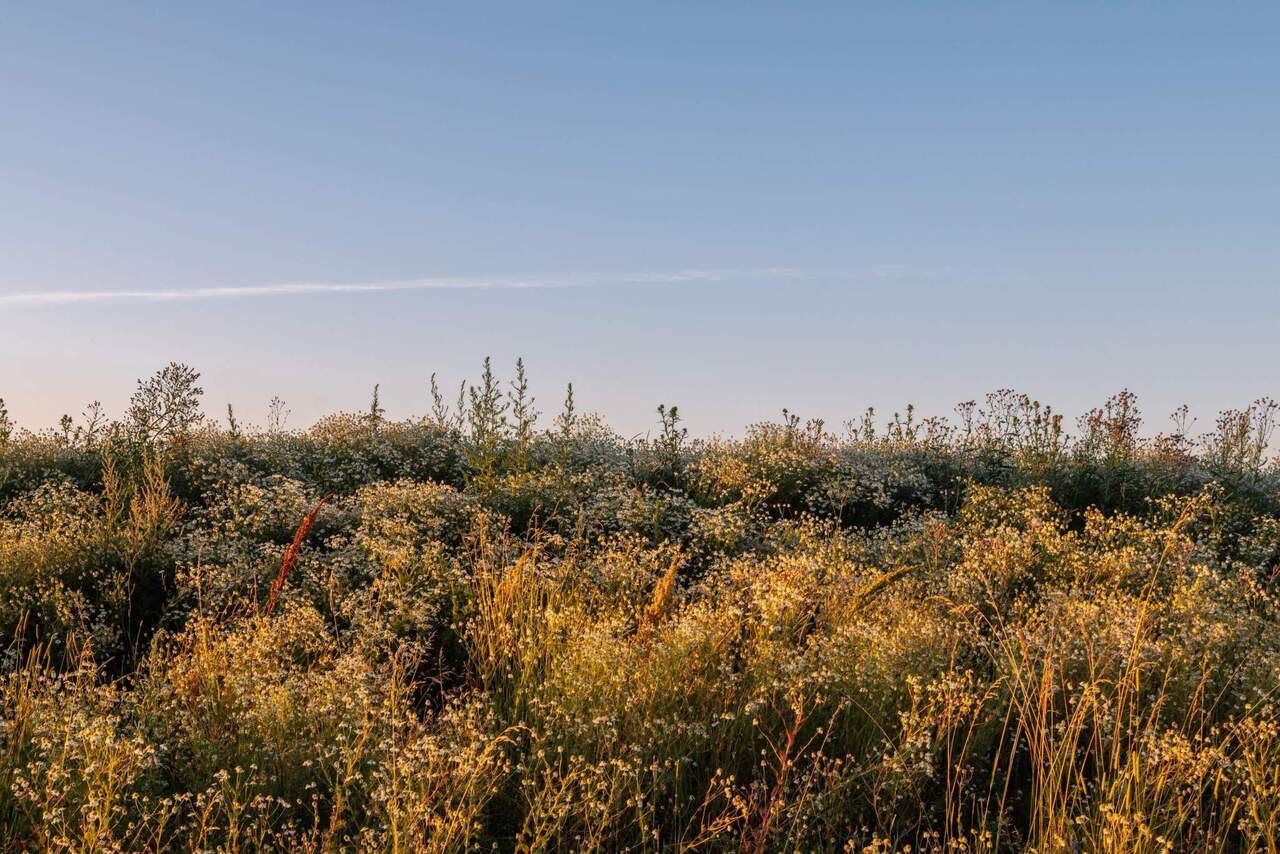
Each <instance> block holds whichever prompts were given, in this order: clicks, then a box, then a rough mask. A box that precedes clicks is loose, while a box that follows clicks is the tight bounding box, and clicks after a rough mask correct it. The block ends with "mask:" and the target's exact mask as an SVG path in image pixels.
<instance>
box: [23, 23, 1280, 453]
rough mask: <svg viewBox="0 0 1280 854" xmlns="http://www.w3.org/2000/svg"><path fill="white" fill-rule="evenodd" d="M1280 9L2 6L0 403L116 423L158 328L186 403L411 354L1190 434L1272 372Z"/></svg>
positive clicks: (337, 375)
mask: <svg viewBox="0 0 1280 854" xmlns="http://www.w3.org/2000/svg"><path fill="white" fill-rule="evenodd" d="M1278 29H1280V6H1277V5H1275V4H1248V3H1238V4H1228V5H1220V4H1209V3H1200V4H1185V5H1183V4H1173V3H1165V4H1137V3H1134V4H1115V3H1070V4H1067V3H1062V4H1053V5H1050V4H1013V3H1001V4H909V3H883V4H833V5H809V4H774V5H773V6H772V8H766V7H765V5H764V4H711V3H704V4H632V5H630V6H626V7H624V6H622V5H621V4H580V5H567V4H564V5H562V4H510V5H489V4H479V3H476V4H439V5H435V6H427V5H425V4H414V5H393V4H376V5H374V4H348V5H330V4H326V3H319V2H312V3H307V4H301V3H299V4H286V3H275V4H257V3H245V4H236V3H218V4H152V5H127V4H84V5H79V6H77V5H67V4H58V5H57V6H56V7H55V6H54V5H52V4H11V5H9V6H7V7H6V8H5V9H4V10H3V11H0V397H3V398H5V399H6V401H7V402H8V405H9V409H10V411H11V412H12V413H13V414H14V415H15V416H16V417H17V418H18V419H19V420H20V421H21V422H22V423H24V424H28V425H31V426H40V425H46V424H50V423H52V422H53V421H54V420H55V419H56V418H57V416H58V415H59V414H61V413H62V412H64V411H69V412H72V413H76V412H79V411H80V409H81V408H82V407H83V406H84V404H85V403H87V402H88V401H90V400H92V399H95V398H98V399H101V400H102V401H103V402H104V404H106V405H107V408H108V410H109V411H111V412H114V413H116V414H118V413H119V412H120V411H122V409H123V405H124V403H125V400H126V399H127V397H128V394H129V391H130V389H131V387H132V385H133V382H134V380H135V379H136V378H137V377H139V376H142V375H145V374H148V373H150V372H151V371H153V370H155V369H156V368H158V367H160V366H162V365H163V364H164V363H166V362H167V361H169V360H171V359H177V360H182V361H187V362H189V363H191V364H193V365H194V366H195V367H197V368H198V369H199V370H201V371H202V372H203V373H204V386H205V388H206V391H207V394H206V399H207V401H208V403H209V409H210V411H214V412H216V411H219V410H221V409H222V408H223V407H224V406H225V404H226V403H227V402H232V403H234V404H236V406H237V410H238V411H240V412H241V413H242V414H243V417H245V418H247V419H249V420H258V421H262V420H263V419H264V418H265V413H266V406H267V401H268V399H269V398H270V397H271V396H272V395H274V394H279V395H280V396H281V397H283V398H285V399H286V400H287V401H288V402H289V404H290V406H291V408H292V409H293V412H294V415H293V418H294V420H295V421H297V422H300V423H301V422H306V421H309V420H311V419H312V418H314V417H315V416H317V415H319V414H322V413H324V412H328V411H332V410H335V409H358V408H362V407H364V406H365V404H366V402H367V399H368V394H369V391H370V389H371V388H372V386H373V384H374V383H381V385H382V396H383V400H384V402H385V403H386V405H387V407H388V409H389V411H390V413H391V414H392V415H397V416H402V415H408V414H410V413H412V412H421V411H423V410H424V409H425V408H426V404H427V394H426V385H427V380H428V377H429V376H430V374H431V373H432V372H433V371H435V372H438V373H439V374H440V376H441V378H442V379H443V380H444V381H445V382H446V384H450V385H451V384H454V383H456V382H457V381H458V380H460V379H462V378H464V377H467V376H471V377H474V376H475V374H476V372H477V367H478V365H479V363H480V361H481V360H482V359H483V357H484V356H485V355H492V356H493V357H494V358H495V361H496V362H497V363H499V364H500V365H506V364H509V363H510V362H512V361H514V359H515V357H516V356H517V355H523V356H524V357H525V359H526V361H527V362H528V364H529V367H530V371H531V375H532V379H533V386H534V390H535V392H536V393H537V394H538V396H539V399H540V403H541V406H542V408H543V409H544V410H548V411H554V410H555V409H556V408H557V406H558V403H559V399H560V397H561V395H562V390H563V387H564V384H565V383H566V382H569V381H573V382H574V384H575V388H576V389H577V393H578V400H579V404H580V405H581V406H584V407H586V408H589V409H593V410H597V411H600V412H602V413H604V414H605V415H606V416H607V417H608V418H609V420H610V421H611V422H613V423H614V424H615V425H616V426H618V427H619V428H620V429H622V430H623V431H626V432H635V431H640V430H644V429H646V428H647V427H648V426H649V425H650V424H651V423H652V422H653V420H654V418H653V415H652V410H653V408H654V406H656V404H657V403H659V402H663V401H665V402H668V403H676V404H678V405H679V406H680V407H681V410H682V411H683V412H684V413H685V414H686V417H687V418H688V423H689V425H690V426H691V428H692V429H694V430H696V431H698V432H711V431H726V432H740V430H741V428H742V427H743V426H744V425H745V424H746V423H748V422H750V421H754V420H758V419H761V418H766V417H771V416H774V415H776V414H777V413H778V412H779V411H780V410H781V408H782V407H784V406H786V407H789V408H791V409H792V410H793V411H796V412H799V413H800V414H802V415H806V416H807V415H821V416H824V417H826V418H827V419H828V421H829V422H831V423H838V422H840V421H841V420H843V419H845V418H850V417H853V416H855V415H857V414H858V413H859V412H861V410H862V409H863V408H864V407H865V406H867V405H872V404H874V405H876V406H877V407H878V408H882V409H885V410H891V409H893V408H894V407H899V406H901V405H903V404H905V403H906V402H908V401H914V402H915V403H916V404H917V405H918V406H919V407H920V408H921V409H923V410H925V411H927V412H931V413H943V414H945V413H947V412H949V411H950V409H951V407H952V405H953V404H954V403H955V402H957V401H959V400H964V399H968V398H973V397H979V396H981V395H982V394H983V393H985V392H987V391H991V390H994V389H996V388H1000V387H1015V388H1018V389H1020V390H1024V391H1027V392H1028V393H1031V394H1033V395H1034V396H1037V397H1040V398H1041V399H1044V400H1046V401H1049V402H1051V403H1053V404H1054V405H1055V406H1056V407H1058V408H1060V409H1064V410H1067V411H1070V412H1079V411H1082V410H1083V409H1085V408H1087V407H1089V406H1091V405H1094V404H1096V403H1099V402H1101V401H1102V400H1103V399H1105V397H1106V396H1107V395H1108V394H1110V393H1112V392H1114V391H1117V390H1119V389H1120V388H1122V387H1126V386H1127V387H1129V388H1132V389H1133V390H1135V391H1137V392H1138V393H1139V395H1140V399H1141V401H1142V403H1143V409H1144V411H1145V412H1146V413H1147V415H1148V417H1149V422H1150V424H1151V426H1152V428H1153V429H1161V428H1163V427H1164V426H1165V425H1164V414H1165V413H1167V412H1168V411H1170V410H1172V409H1173V408H1174V406H1176V405H1177V404H1178V403H1181V402H1183V401H1185V402H1188V403H1190V404H1192V406H1193V409H1194V411H1195V412H1197V413H1198V414H1199V416H1200V422H1199V424H1200V426H1205V427H1207V426H1208V425H1209V423H1211V421H1212V417H1213V415H1214V413H1215V412H1216V411H1217V410H1218V409H1221V408H1224V407H1228V406H1236V405H1242V404H1245V403H1247V402H1248V401H1249V400H1251V399H1252V398H1254V397H1257V396H1259V395H1263V394H1272V395H1277V394H1280V389H1278V388H1277V377H1278V376H1280V372H1278V370H1277V366H1278V365H1280V360H1278V358H1277V352H1278V351H1277V346H1276V340H1277V335H1276V328H1277V321H1278V319H1280V286H1278V285H1280V240H1278V238H1280V234H1278V228H1277V226H1280V110H1278V109H1277V103H1276V93H1277V91H1280V56H1278V55H1277V52H1276V50H1275V33H1276V32H1277V30H1278ZM389 284H390V285H393V286H392V287H388V285H389ZM282 286H288V287H283V288H282ZM298 286H301V287H298ZM334 286H340V287H338V288H336V289H335V287H334ZM157 292H158V293H157ZM69 293H71V294H78V295H79V296H68V295H67V294H69ZM90 294H92V295H96V296H94V297H92V298H90V297H88V296H86V295H90ZM160 297H163V298H160Z"/></svg>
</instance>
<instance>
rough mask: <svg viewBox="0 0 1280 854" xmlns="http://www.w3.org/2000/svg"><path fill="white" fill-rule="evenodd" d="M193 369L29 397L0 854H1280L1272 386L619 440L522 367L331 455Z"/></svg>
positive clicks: (13, 588)
mask: <svg viewBox="0 0 1280 854" xmlns="http://www.w3.org/2000/svg"><path fill="white" fill-rule="evenodd" d="M196 379H197V377H196V375H195V374H194V373H193V372H191V371H189V370H188V369H185V368H183V367H182V366H176V365H175V366H170V368H168V369H166V370H165V371H163V372H161V373H160V374H158V375H157V376H156V377H153V378H152V379H151V380H148V381H146V382H143V383H140V384H139V388H138V392H137V394H136V395H135V396H134V400H133V404H132V406H131V408H130V411H129V413H128V415H127V416H126V417H125V418H123V419H121V420H120V421H118V422H113V423H107V422H105V421H104V420H103V419H102V418H101V417H99V416H98V414H97V410H96V409H94V410H93V411H91V413H90V414H89V416H88V417H87V418H86V419H84V420H81V421H72V420H71V419H66V420H64V422H63V423H62V424H61V425H60V427H59V429H57V430H53V431H46V432H43V433H30V432H21V431H17V430H15V429H13V427H12V425H11V424H10V423H9V422H8V419H7V418H6V417H5V416H4V415H3V414H2V413H3V407H2V406H0V631H3V632H4V633H5V636H6V637H8V638H11V639H12V643H11V645H10V646H9V652H8V656H7V658H6V659H5V662H4V665H3V685H2V686H0V690H2V692H3V724H2V727H3V728H2V729H0V826H2V827H3V831H4V844H5V846H6V847H7V848H9V849H12V850H27V849H31V850H75V851H113V850H127V851H140V850H220V851H256V850H290V851H293V850H319V849H324V850H387V851H468V850H491V849H496V850H500V851H522V852H524V851H549V850H557V851H585V850H597V851H621V850H626V851H668V850H670V851H693V850H706V851H728V850H740V851H748V852H758V851H788V852H789V851H871V852H889V851H899V850H902V851H905V850H908V847H909V848H910V850H912V851H956V852H979V851H1012V850H1034V851H1039V852H1057V851H1113V852H1120V851H1126V852H1127V851H1275V850H1276V848H1277V841H1276V839H1277V836H1278V835H1280V729H1278V726H1280V722H1278V721H1277V711H1278V710H1280V697H1277V691H1278V689H1280V602H1278V601H1277V599H1276V593H1277V587H1276V585H1277V581H1276V574H1277V570H1278V568H1280V471H1278V470H1277V467H1276V464H1275V462H1274V460H1269V459H1268V451H1267V445H1268V439H1269V437H1270V431H1271V427H1272V424H1273V421H1274V416H1275V406H1274V405H1273V404H1271V403H1269V402H1268V401H1260V402H1258V403H1256V404H1254V405H1252V406H1250V407H1249V408H1247V409H1245V410H1242V411H1239V412H1229V413H1225V414H1224V415H1223V416H1222V417H1221V418H1220V419H1219V421H1218V423H1217V425H1216V426H1215V428H1214V429H1212V430H1210V431H1208V432H1207V433H1206V434H1205V435H1203V436H1199V437H1194V438H1193V436H1192V435H1191V434H1190V430H1189V429H1188V428H1187V427H1186V425H1185V422H1186V419H1185V413H1183V417H1180V418H1179V419H1177V420H1176V423H1175V428H1174V430H1173V432H1171V433H1169V434H1166V435H1161V436H1154V437H1152V436H1149V435H1148V434H1146V433H1144V432H1143V431H1142V430H1141V420H1140V417H1139V415H1138V411H1137V406H1136V401H1135V400H1134V399H1133V397H1132V396H1131V395H1128V394H1126V393H1122V394H1121V395H1118V396H1116V397H1114V398H1112V399H1111V400H1110V401H1108V402H1107V403H1106V404H1105V405H1104V406H1103V407H1102V408H1100V409H1099V410H1096V411H1094V412H1092V413H1089V414H1087V415H1086V416H1085V417H1084V418H1082V419H1080V421H1079V422H1078V424H1076V425H1073V430H1072V431H1071V432H1072V433H1073V435H1072V436H1070V437H1069V436H1068V435H1067V431H1066V430H1065V429H1064V425H1063V423H1062V421H1061V419H1060V418H1059V417H1058V416H1056V415H1055V414H1054V413H1053V412H1051V411H1050V410H1048V409H1047V408H1043V407H1041V406H1040V405H1039V404H1036V403H1034V402H1032V401H1030V400H1029V399H1027V398H1026V397H1024V396H1021V395H1017V394H1013V393H1011V392H1000V393H997V394H994V395H991V396H989V397H988V398H987V399H986V401H985V402H984V403H982V404H979V405H974V404H967V405H963V406H961V407H959V409H958V412H957V417H955V418H953V419H952V420H951V422H949V423H948V422H943V421H940V420H925V421H919V420H917V419H916V418H915V416H914V414H913V413H911V412H910V411H908V412H907V413H906V414H905V416H898V415H895V416H893V417H892V418H891V419H889V420H888V421H887V423H886V422H884V421H882V420H879V419H877V418H876V417H875V416H874V414H872V413H868V415H867V416H866V417H865V418H863V419H862V420H861V421H860V422H857V423H854V424H850V425H846V426H845V427H844V428H842V429H840V430H831V429H828V428H827V427H826V426H824V425H823V424H821V423H819V422H807V423H802V422H801V421H800V420H799V419H797V418H795V417H793V416H791V415H787V414H784V417H783V418H782V419H781V420H780V421H778V422H776V423H769V424H760V425H756V426H753V427H751V428H749V429H748V430H747V432H746V433H745V435H744V436H743V437H742V438H740V439H734V440H730V439H707V440H693V439H690V438H689V437H688V436H687V434H686V433H685V432H684V431H683V430H682V429H681V427H680V422H679V417H678V412H677V411H676V410H675V409H674V408H672V409H666V408H663V409H661V410H660V413H659V422H658V424H657V427H656V429H655V431H654V432H653V434H651V435H649V436H646V437H644V438H640V439H633V440H624V439H623V438H621V437H619V436H617V435H615V434H614V433H612V432H611V431H610V430H608V429H607V427H606V426H605V425H604V424H603V423H602V422H600V421H599V420H598V419H595V418H591V417H584V416H581V415H579V414H577V413H576V412H575V410H574V407H573V403H572V397H570V399H569V401H567V405H566V407H565V409H564V411H563V412H562V413H561V414H560V415H559V416H558V417H557V418H555V419H554V421H552V423H550V424H549V425H548V426H547V427H545V428H539V427H538V426H537V424H538V416H537V413H536V411H535V410H534V408H533V401H532V400H530V399H529V397H528V393H527V388H526V386H525V383H524V378H523V368H521V369H520V370H519V372H518V374H517V379H516V381H515V382H513V383H511V384H509V387H508V386H501V387H500V385H499V383H498V381H497V380H495V379H494V378H493V376H492V374H491V373H490V372H489V371H488V369H487V365H486V371H485V374H484V377H483V378H482V380H481V381H480V382H479V383H478V384H477V385H475V386H473V387H467V388H464V389H463V393H462V394H460V396H459V399H458V401H457V403H453V404H450V405H446V404H445V402H444V400H443V399H442V397H441V395H440V394H438V393H437V394H435V395H434V401H433V406H432V415H431V416H428V417H425V418H422V419H417V420H410V421H403V422H392V421H389V420H387V419H386V418H385V416H384V414H383V412H382V409H381V407H380V406H379V404H378V401H377V398H376V395H375V398H374V401H373V403H372V405H371V406H370V408H369V411H367V412H365V413H360V414H348V415H338V416H333V417H331V418H328V419H325V420H324V421H322V422H320V423H318V424H316V425H315V426H313V427H311V428H309V429H306V430H290V429H287V427H286V425H285V423H284V418H283V409H282V407H281V406H280V405H278V404H277V405H276V406H274V407H273V416H272V419H271V423H270V424H269V425H268V426H267V427H266V428H263V429H247V428H245V427H243V426H241V425H240V424H238V423H237V422H236V419H235V417H234V413H232V412H230V411H229V412H228V419H227V424H226V426H223V427H215V426H213V425H212V424H210V423H208V422H206V421H203V420H202V419H201V418H200V417H199V415H198V402H199V390H198V388H197V387H196V384H195V383H196ZM321 499H327V500H326V501H325V502H324V503H323V504H322V505H319V504H318V502H319V501H320V500H321ZM317 507H318V509H317ZM312 511H314V512H312ZM304 519H307V520H308V522H309V524H305V525H304V524H302V523H303V521H304ZM300 525H302V527H300ZM295 542H296V543H297V547H296V548H293V547H292V546H291V544H293V543H295ZM286 556H287V558H286Z"/></svg>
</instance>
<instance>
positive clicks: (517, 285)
mask: <svg viewBox="0 0 1280 854" xmlns="http://www.w3.org/2000/svg"><path fill="white" fill-rule="evenodd" d="M811 275H812V274H811V273H808V272H806V271H803V270H798V269H795V268H791V267H769V268H763V269H752V270H674V271H670V272H660V273H631V274H613V275H589V274H576V275H562V276H500V277H495V278H487V279H480V278H458V279H447V278H433V279H408V280H402V281H386V282H352V283H331V282H297V283H292V284H279V285H246V286H240V287H219V288H167V289H162V290H129V291H45V292H43V293H40V292H33V293H20V294H0V306H58V305H75V304H78V303H91V302H190V301H195V300H226V299H250V298H253V297H270V296H303V295H306V294H343V293H371V292H378V291H426V290H447V289H453V290H485V289H510V290H515V289H521V288H572V287H588V286H592V285H628V284H629V285H642V284H673V283H680V282H723V281H729V280H733V279H766V278H775V279H800V278H808V277H810V276H811Z"/></svg>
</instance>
